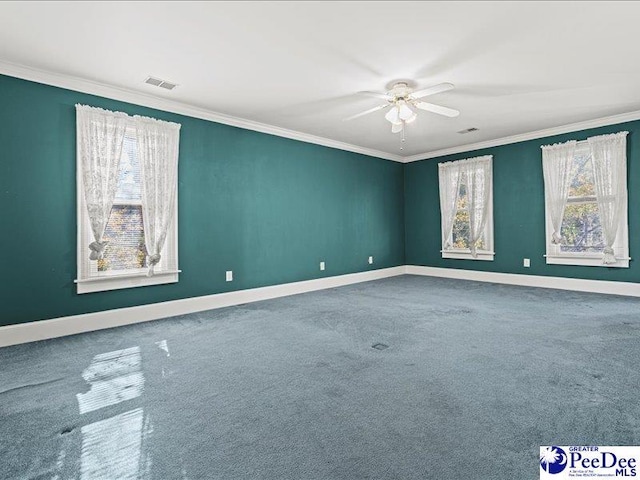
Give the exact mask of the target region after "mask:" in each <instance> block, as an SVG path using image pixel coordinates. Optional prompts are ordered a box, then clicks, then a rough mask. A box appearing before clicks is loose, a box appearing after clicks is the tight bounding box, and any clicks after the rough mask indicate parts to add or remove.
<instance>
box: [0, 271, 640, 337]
mask: <svg viewBox="0 0 640 480" xmlns="http://www.w3.org/2000/svg"><path fill="white" fill-rule="evenodd" d="M403 274H409V275H424V276H430V277H443V278H456V279H460V280H475V281H479V282H490V283H502V284H508V285H521V286H525V287H543V288H555V289H559V290H573V291H578V292H591V293H605V294H612V295H626V296H630V297H640V283H630V282H610V281H605V280H585V279H580V278H564V277H546V276H539V275H520V274H513V273H498V272H480V271H475V270H462V269H454V268H437V267H421V266H417V265H403V266H399V267H392V268H383V269H380V270H371V271H368V272H360V273H351V274H348V275H339V276H336V277H328V278H319V279H315V280H307V281H304V282H294V283H285V284H282V285H274V286H270V287H261V288H252V289H249V290H238V291H235V292H228V293H218V294H215V295H207V296H204V297H195V298H184V299H181V300H172V301H169V302H161V303H153V304H151V305H140V306H137V307H128V308H119V309H116V310H106V311H103V312H95V313H87V314H83V315H73V316H69V317H60V318H54V319H51V320H42V321H38V322H28V323H20V324H17V325H8V326H5V327H0V347H7V346H9V345H17V344H20V343H28V342H35V341H37V340H46V339H48V338H56V337H64V336H66V335H75V334H77V333H84V332H91V331H94V330H102V329H105V328H113V327H119V326H122V325H130V324H133V323H140V322H147V321H150V320H157V319H160V318H166V317H172V316H174V315H183V314H186V313H194V312H201V311H204V310H213V309H216V308H223V307H230V306H233V305H241V304H243V303H251V302H258V301H260V300H269V299H271V298H278V297H286V296H289V295H296V294H299V293H305V292H313V291H316V290H324V289H327V288H334V287H341V286H344V285H351V284H354V283H360V282H368V281H370V280H378V279H381V278H388V277H395V276H398V275H403Z"/></svg>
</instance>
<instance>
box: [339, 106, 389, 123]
mask: <svg viewBox="0 0 640 480" xmlns="http://www.w3.org/2000/svg"><path fill="white" fill-rule="evenodd" d="M389 105H391V104H390V103H385V104H384V105H378V106H377V107H373V108H370V109H369V110H365V111H364V112H360V113H356V114H355V115H351V116H350V117H347V118H345V119H343V121H344V122H346V121H347V120H353V119H354V118H358V117H362V116H364V115H369V114H370V113H373V112H377V111H378V110H382V109H383V108H387V107H388V106H389Z"/></svg>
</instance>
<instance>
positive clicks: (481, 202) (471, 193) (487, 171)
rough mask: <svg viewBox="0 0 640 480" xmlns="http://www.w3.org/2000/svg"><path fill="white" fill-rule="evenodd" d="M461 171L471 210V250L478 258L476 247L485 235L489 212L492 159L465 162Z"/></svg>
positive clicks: (480, 158)
mask: <svg viewBox="0 0 640 480" xmlns="http://www.w3.org/2000/svg"><path fill="white" fill-rule="evenodd" d="M461 170H462V172H463V174H464V176H465V178H466V182H467V183H466V186H467V208H468V210H469V248H470V250H471V256H473V257H474V258H475V257H477V253H476V247H477V244H478V241H479V240H480V238H481V237H482V235H483V233H484V227H485V225H486V223H487V218H488V212H489V198H490V195H491V188H492V186H491V183H492V169H491V157H479V158H473V159H470V160H467V161H465V162H464V163H462V164H461Z"/></svg>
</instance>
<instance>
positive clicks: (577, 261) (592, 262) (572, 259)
mask: <svg viewBox="0 0 640 480" xmlns="http://www.w3.org/2000/svg"><path fill="white" fill-rule="evenodd" d="M545 258H546V259H547V265H576V266H582V267H609V268H629V260H631V259H630V258H628V257H616V259H617V260H618V261H617V262H616V263H610V264H607V265H605V264H604V263H602V255H581V254H577V255H567V254H565V255H545Z"/></svg>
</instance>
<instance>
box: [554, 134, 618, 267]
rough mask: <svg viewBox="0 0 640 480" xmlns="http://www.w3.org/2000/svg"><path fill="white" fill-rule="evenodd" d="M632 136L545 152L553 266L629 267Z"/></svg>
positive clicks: (560, 146)
mask: <svg viewBox="0 0 640 480" xmlns="http://www.w3.org/2000/svg"><path fill="white" fill-rule="evenodd" d="M626 135H627V132H620V133H617V134H613V135H601V136H597V137H591V138H589V139H587V140H585V141H581V142H577V141H569V142H565V143H561V144H555V145H545V146H543V147H542V161H543V173H544V187H545V212H546V215H545V216H546V222H545V226H546V228H545V232H546V245H547V247H546V262H547V263H548V264H558V265H584V266H605V267H623V268H627V267H629V234H628V221H627V218H628V214H627V158H626Z"/></svg>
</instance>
